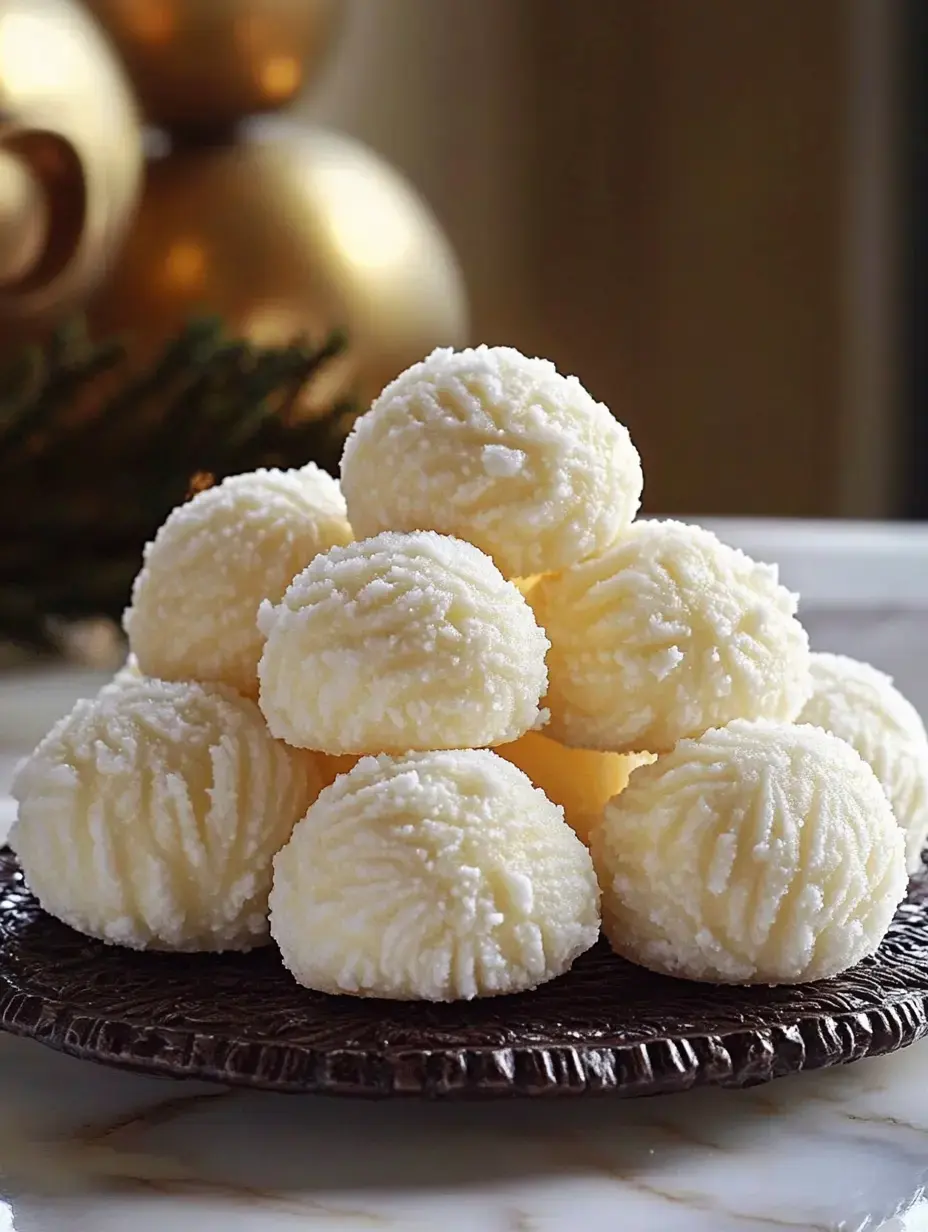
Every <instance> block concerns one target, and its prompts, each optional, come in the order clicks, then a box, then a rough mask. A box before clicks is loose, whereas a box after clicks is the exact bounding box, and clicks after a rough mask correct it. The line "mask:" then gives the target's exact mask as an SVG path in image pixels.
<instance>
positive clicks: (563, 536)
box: [341, 346, 642, 578]
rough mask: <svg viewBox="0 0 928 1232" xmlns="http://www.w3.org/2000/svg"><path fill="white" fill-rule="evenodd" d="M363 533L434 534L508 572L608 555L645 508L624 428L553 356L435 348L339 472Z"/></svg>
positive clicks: (381, 405)
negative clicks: (471, 547) (465, 545)
mask: <svg viewBox="0 0 928 1232" xmlns="http://www.w3.org/2000/svg"><path fill="white" fill-rule="evenodd" d="M341 476H342V487H343V489H344V492H345V497H346V499H347V501H348V513H349V516H350V518H351V522H352V525H353V526H354V528H355V531H356V532H357V534H358V535H361V536H363V535H374V534H376V533H377V532H378V531H382V530H407V531H409V530H436V531H440V532H442V533H443V534H447V535H455V536H457V537H458V538H460V539H467V540H468V541H469V542H471V543H475V544H476V545H477V546H478V547H480V548H482V549H483V551H484V552H487V553H488V554H489V555H490V556H492V558H493V560H494V561H495V562H496V564H497V565H498V567H499V568H500V569H501V570H502V572H503V573H504V574H505V575H506V576H507V577H510V578H515V577H528V576H529V575H531V574H534V573H545V572H548V571H549V570H552V569H560V568H563V567H564V566H565V565H569V564H572V563H573V562H574V561H576V560H582V559H583V558H584V557H587V556H592V555H594V554H595V553H597V552H602V551H603V550H604V549H605V548H607V547H609V545H610V544H611V543H613V542H614V541H615V540H616V538H617V537H618V536H619V535H620V534H621V533H622V531H623V530H624V529H625V528H626V526H628V524H629V522H631V520H632V518H634V516H635V514H636V512H637V510H638V505H639V503H640V501H641V487H642V473H641V461H640V459H639V457H638V451H637V450H636V449H635V446H634V445H633V444H632V442H631V438H630V437H629V435H628V431H627V430H626V428H625V427H624V426H623V425H622V424H620V423H619V422H618V421H617V420H616V419H615V418H614V417H613V416H612V414H611V413H610V411H609V409H608V407H606V406H604V405H603V404H602V403H601V402H597V401H596V400H595V399H594V398H592V397H591V396H590V394H589V393H587V391H586V390H585V389H584V388H583V386H582V385H581V384H580V382H579V381H578V380H577V378H576V377H573V376H561V374H560V373H559V372H558V371H557V369H556V368H555V367H554V365H553V364H552V363H551V362H550V361H549V360H546V359H529V358H527V357H526V356H525V355H522V354H520V353H519V352H518V351H516V350H513V349H512V348H511V347H487V346H479V347H476V348H474V349H472V350H464V351H453V350H451V349H450V348H439V349H438V350H435V351H433V352H432V354H431V355H429V356H428V358H427V359H424V360H423V361H422V362H421V363H418V364H414V365H413V367H411V368H409V369H408V370H407V371H406V372H403V373H401V375H400V376H398V377H397V378H396V380H395V381H393V382H391V384H389V385H388V386H387V387H386V389H385V390H384V391H383V393H382V394H381V395H380V397H379V398H377V400H376V401H375V402H374V404H373V406H372V407H371V409H370V410H369V411H368V412H367V414H365V415H362V416H361V417H360V419H358V421H357V423H356V424H355V426H354V430H353V431H352V433H351V435H350V436H349V438H348V441H347V442H346V445H345V452H344V456H343V457H342V465H341Z"/></svg>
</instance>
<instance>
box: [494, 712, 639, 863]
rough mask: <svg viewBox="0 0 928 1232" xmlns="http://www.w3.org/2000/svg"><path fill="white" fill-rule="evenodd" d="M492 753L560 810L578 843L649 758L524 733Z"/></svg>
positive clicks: (533, 733) (534, 733) (586, 838)
mask: <svg viewBox="0 0 928 1232" xmlns="http://www.w3.org/2000/svg"><path fill="white" fill-rule="evenodd" d="M496 751H497V753H498V754H499V755H500V757H505V758H506V760H507V761H511V762H512V764H513V765H514V766H518V767H519V769H520V770H521V771H523V773H525V774H527V775H528V777H529V778H530V779H531V780H532V782H533V783H534V784H535V786H536V787H540V788H541V790H542V791H543V792H544V793H545V795H546V796H547V797H548V799H549V800H552V801H553V802H554V803H555V804H559V805H560V806H561V807H562V808H563V810H564V819H565V821H566V822H567V824H568V825H569V826H570V827H571V828H572V829H573V830H574V831H575V833H576V834H577V836H578V838H581V839H582V840H583V842H584V843H585V842H587V841H588V839H589V835H590V830H592V828H593V827H594V826H595V825H598V824H599V822H600V820H601V819H602V812H603V809H604V807H605V805H606V803H607V801H609V800H611V799H612V797H613V796H617V795H618V794H619V792H620V791H622V790H623V789H624V787H625V785H626V783H627V782H628V776H629V775H630V774H631V772H632V771H633V770H634V769H635V767H636V766H640V765H644V764H647V763H648V762H649V761H652V760H653V759H652V758H651V757H650V756H649V755H648V754H643V755H642V754H635V753H628V754H626V753H596V752H593V751H592V750H590V749H571V748H568V747H567V746H566V745H563V744H558V742H557V741H556V740H550V739H549V738H548V737H547V736H543V735H541V733H540V732H526V734H525V735H524V736H520V737H519V739H518V740H516V741H515V742H514V743H513V744H502V745H500V746H499V748H497V750H496Z"/></svg>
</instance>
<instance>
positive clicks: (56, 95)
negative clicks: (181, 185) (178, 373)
mask: <svg viewBox="0 0 928 1232" xmlns="http://www.w3.org/2000/svg"><path fill="white" fill-rule="evenodd" d="M140 170H141V141H140V136H139V130H138V124H137V120H136V112H135V105H134V102H133V100H132V96H131V94H130V92H129V88H128V86H127V84H126V81H125V78H124V76H123V73H122V70H121V68H120V66H119V64H118V63H117V62H116V60H115V58H114V57H113V54H112V52H111V51H110V48H109V46H108V45H107V43H106V41H105V39H104V37H103V36H102V35H101V33H100V31H99V30H98V28H97V26H96V24H95V23H94V21H93V20H92V19H91V18H90V17H88V16H87V14H86V13H85V12H83V10H82V9H81V8H79V7H78V6H77V5H75V4H72V3H71V2H70V0H0V316H2V318H3V322H4V339H5V341H9V340H10V339H12V338H14V337H15V336H16V335H17V334H18V333H19V332H21V331H23V330H28V329H29V328H31V327H33V326H34V325H35V324H36V323H41V322H44V321H47V320H49V319H51V318H52V317H56V316H60V315H61V314H62V313H63V312H65V311H67V310H68V309H70V308H72V307H73V306H74V305H75V304H77V303H78V302H80V300H81V299H82V298H83V297H84V296H85V295H86V294H87V292H88V290H89V289H90V288H91V287H92V286H93V285H94V284H95V283H96V282H97V281H98V280H99V279H100V277H101V276H102V275H103V273H104V271H105V269H106V266H107V264H108V263H109V261H110V260H111V258H112V257H113V256H114V255H115V253H116V251H117V250H118V246H119V242H120V239H121V237H122V234H123V232H124V230H125V226H126V223H127V221H128V217H129V213H130V210H131V208H132V205H133V203H134V201H135V198H136V193H137V188H138V181H139V173H140Z"/></svg>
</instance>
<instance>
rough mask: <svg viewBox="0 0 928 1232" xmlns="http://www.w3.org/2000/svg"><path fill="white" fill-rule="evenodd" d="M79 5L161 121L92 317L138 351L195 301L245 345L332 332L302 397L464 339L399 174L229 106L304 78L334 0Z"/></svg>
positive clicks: (423, 220) (304, 131)
mask: <svg viewBox="0 0 928 1232" xmlns="http://www.w3.org/2000/svg"><path fill="white" fill-rule="evenodd" d="M0 2H2V0H0ZM91 7H92V8H93V10H94V12H95V13H96V14H97V16H98V17H99V19H100V20H101V21H102V22H103V24H104V25H105V27H106V28H107V30H109V32H110V33H111V34H112V36H113V38H114V39H115V41H116V43H117V45H118V46H119V47H120V48H121V49H122V51H123V54H124V56H125V59H126V63H127V65H128V66H129V70H130V73H131V74H132V76H133V80H134V82H135V84H136V86H137V88H138V89H139V90H140V93H141V96H142V98H143V100H144V102H145V105H146V108H147V111H148V114H149V116H150V117H152V118H154V119H157V120H158V121H160V122H161V123H162V124H163V125H164V126H166V127H167V128H168V129H169V131H170V138H167V137H164V138H163V141H162V147H163V148H162V149H161V151H160V152H158V153H154V154H152V156H151V157H150V159H149V163H148V168H147V178H146V183H145V191H144V194H143V199H142V202H141V205H140V207H139V211H138V214H137V217H136V220H135V224H134V226H133V229H132V233H131V235H130V237H129V239H128V242H127V244H126V245H125V247H124V249H123V251H122V254H121V257H120V260H119V262H118V263H117V265H116V267H115V269H114V270H113V272H112V274H111V275H110V277H109V278H108V280H107V282H106V283H105V284H104V286H102V287H101V289H100V291H99V293H98V294H97V295H96V296H95V297H94V299H93V300H92V302H91V304H90V306H89V315H90V321H91V324H92V326H93V327H94V330H95V331H96V332H100V333H109V332H111V331H112V330H128V331H131V333H132V335H133V339H134V342H135V344H136V345H137V346H138V348H139V350H140V352H141V353H142V355H143V356H146V355H150V354H151V353H152V352H153V351H154V350H155V349H156V348H157V347H158V346H159V345H160V344H162V343H163V342H164V341H165V339H166V338H167V337H168V336H169V335H170V334H172V333H173V332H174V331H176V329H177V328H178V326H179V325H180V324H181V323H182V322H183V321H184V319H186V318H188V317H189V316H191V315H192V314H199V313H204V312H206V313H213V314H218V315H219V316H221V317H222V318H223V320H224V321H225V323H226V326H227V328H228V329H229V330H231V331H234V332H235V333H237V334H240V335H241V336H242V337H244V338H247V339H249V340H251V341H253V342H256V343H259V344H262V345H279V344H283V343H287V342H289V341H291V340H292V339H293V338H294V337H295V336H300V335H302V336H306V337H309V338H311V339H314V340H319V339H321V338H324V337H326V336H327V335H328V334H329V333H330V331H331V330H333V329H342V330H344V332H345V334H346V335H347V339H348V345H347V347H346V349H345V351H344V352H343V354H342V355H341V356H339V358H338V360H337V361H335V362H334V363H332V364H331V365H329V366H328V367H327V368H326V371H325V375H324V383H323V384H315V385H311V386H310V389H309V390H308V391H307V396H306V398H304V400H303V401H302V403H301V407H302V408H303V409H315V408H316V407H318V406H329V405H331V402H332V400H333V399H335V398H339V397H342V396H348V397H351V398H356V399H358V400H359V401H360V402H361V403H362V404H363V403H364V402H367V401H369V400H370V399H372V398H373V397H374V396H375V395H376V394H377V393H379V391H380V389H381V388H382V387H383V385H384V384H386V382H387V381H389V380H391V379H392V378H393V377H394V376H396V374H397V373H398V372H400V371H401V370H402V369H403V368H406V367H408V366H409V365H410V364H412V363H414V362H415V361H416V360H418V359H421V358H422V357H423V355H425V354H426V353H427V352H428V351H430V350H431V349H432V348H433V347H435V346H438V345H440V344H447V345H458V344H460V343H462V342H464V341H465V339H466V305H465V296H464V290H463V284H462V280H461V277H460V273H459V271H458V267H457V264H456V262H455V260H454V256H453V254H452V252H451V249H450V248H449V246H448V244H447V242H446V240H445V238H444V236H443V235H442V232H441V230H440V228H439V226H438V224H437V223H436V221H435V219H434V218H433V216H432V214H431V212H430V211H429V209H428V207H427V206H426V205H425V203H424V202H423V201H422V200H421V199H420V198H419V197H418V196H417V194H416V193H415V192H414V191H413V189H412V188H410V187H409V186H408V185H407V184H406V183H405V182H404V180H403V179H402V178H401V177H400V176H399V175H398V174H397V173H396V172H394V171H392V170H391V169H390V168H389V167H388V166H387V165H386V164H385V163H383V162H382V161H381V159H379V158H378V157H377V156H376V155H375V154H373V153H372V152H370V151H369V150H367V149H365V148H364V147H363V146H362V145H359V144H358V143H357V142H354V141H352V140H350V139H348V138H347V137H343V136H339V135H336V134H335V133H331V132H326V131H322V130H320V129H316V128H311V127H309V126H308V125H306V124H305V123H302V124H301V123H299V122H297V121H290V122H288V121H287V120H284V119H279V118H276V117H273V118H269V117H262V118H257V119H251V120H246V117H245V112H246V111H252V112H254V111H257V110H262V109H263V110H268V109H273V108H275V107H280V106H283V105H285V104H286V103H288V102H289V101H290V100H291V99H292V97H293V95H294V94H295V93H296V92H297V90H298V89H299V88H300V87H301V86H302V85H304V84H305V82H306V81H307V80H308V79H309V77H310V76H311V75H312V73H313V72H314V71H315V70H316V68H317V67H318V64H319V60H320V58H321V55H322V51H323V49H324V48H325V46H326V45H327V44H328V42H329V37H330V34H331V32H332V30H333V28H334V27H335V26H336V25H337V24H338V18H339V16H340V15H341V12H342V10H343V7H344V0H91ZM237 120H242V121H245V122H242V123H238V124H236V123H235V121H237ZM197 130H198V131H197Z"/></svg>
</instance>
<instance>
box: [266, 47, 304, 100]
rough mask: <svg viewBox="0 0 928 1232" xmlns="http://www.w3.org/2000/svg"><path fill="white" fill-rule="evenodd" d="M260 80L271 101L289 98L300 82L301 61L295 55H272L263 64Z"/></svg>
mask: <svg viewBox="0 0 928 1232" xmlns="http://www.w3.org/2000/svg"><path fill="white" fill-rule="evenodd" d="M258 80H259V82H260V85H261V88H262V89H263V90H264V92H265V94H266V95H267V97H268V99H269V100H270V101H274V100H275V99H278V100H279V99H285V98H289V97H290V95H291V94H294V93H295V92H296V90H297V89H298V87H299V84H300V62H299V60H297V59H295V58H294V57H293V56H272V57H271V59H270V60H266V61H265V62H264V64H262V65H261V70H260V72H259V74H258Z"/></svg>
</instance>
